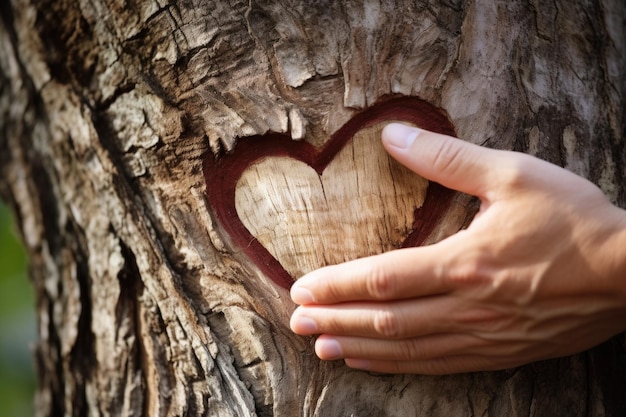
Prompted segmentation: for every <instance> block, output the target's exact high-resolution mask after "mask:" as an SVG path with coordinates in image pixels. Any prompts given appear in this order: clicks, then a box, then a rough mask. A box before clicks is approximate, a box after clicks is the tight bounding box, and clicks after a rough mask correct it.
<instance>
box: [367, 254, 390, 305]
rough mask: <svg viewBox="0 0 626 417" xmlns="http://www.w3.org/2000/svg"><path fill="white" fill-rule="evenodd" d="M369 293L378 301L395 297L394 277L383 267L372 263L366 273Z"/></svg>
mask: <svg viewBox="0 0 626 417" xmlns="http://www.w3.org/2000/svg"><path fill="white" fill-rule="evenodd" d="M366 276H367V277H368V278H367V280H366V285H367V293H368V294H369V295H370V296H371V297H372V298H373V299H376V300H386V299H389V298H391V297H392V296H393V293H394V290H395V284H394V279H393V276H392V275H391V274H390V273H389V272H388V271H387V270H386V269H385V268H382V267H381V266H379V265H377V264H375V263H372V264H370V265H369V266H368V271H367V272H366Z"/></svg>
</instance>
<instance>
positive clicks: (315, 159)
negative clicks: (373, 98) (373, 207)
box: [204, 97, 455, 289]
mask: <svg viewBox="0 0 626 417" xmlns="http://www.w3.org/2000/svg"><path fill="white" fill-rule="evenodd" d="M385 120H397V121H404V122H408V123H413V124H415V125H416V126H419V127H422V128H424V129H427V130H431V131H434V132H439V133H443V134H446V135H451V136H455V131H454V127H453V126H452V124H451V123H450V121H449V120H448V118H447V117H446V116H445V115H444V113H443V112H442V111H441V110H440V109H437V108H436V107H434V106H432V105H431V104H429V103H427V102H425V101H423V100H420V99H417V98H413V97H402V98H394V99H389V100H386V101H383V102H380V103H377V104H375V105H374V106H372V107H370V108H368V109H367V110H364V111H362V112H360V113H358V114H357V115H355V116H354V117H353V118H352V119H350V120H349V121H348V122H347V123H346V124H345V125H343V126H342V127H341V129H339V130H338V131H337V132H336V133H335V134H334V135H333V136H332V137H331V138H330V140H328V142H326V144H325V145H324V147H322V148H321V149H317V148H315V147H313V146H312V145H311V144H309V143H307V142H304V141H294V140H292V139H291V138H290V137H289V136H288V135H285V134H276V133H271V134H267V135H263V136H251V137H248V138H243V139H240V140H239V142H238V144H237V146H236V148H235V150H234V152H232V153H231V154H227V155H224V156H222V157H221V158H219V159H217V160H215V159H213V158H211V157H210V156H209V157H207V159H206V160H205V161H204V177H205V181H206V187H207V188H206V195H207V199H208V202H209V205H210V207H211V210H212V212H213V214H214V215H215V218H216V220H217V221H218V222H219V224H220V225H221V227H222V228H223V229H224V230H225V231H226V232H227V233H228V234H229V235H230V237H231V239H232V241H233V243H234V244H236V245H237V246H238V247H239V248H240V249H241V250H242V251H243V252H244V253H245V254H246V255H247V256H248V257H249V258H250V259H251V260H252V261H253V262H254V263H255V264H256V265H257V266H258V267H259V269H260V270H261V271H262V272H263V273H264V274H265V275H267V276H268V277H269V278H271V279H272V280H273V281H274V282H275V283H276V284H278V285H280V286H281V287H283V288H286V289H289V288H290V287H291V285H292V284H293V282H294V278H293V277H291V276H290V275H289V273H287V271H286V270H285V269H284V268H283V267H282V265H281V264H280V263H279V262H278V260H277V259H276V258H274V256H272V254H270V253H269V251H268V250H267V249H265V247H264V246H263V245H261V243H260V242H259V241H258V240H257V239H256V238H255V237H254V236H252V234H251V233H250V232H249V231H248V229H246V227H245V226H244V225H243V223H242V222H241V220H240V219H239V216H238V215H237V211H236V210H235V188H236V185H237V181H238V180H239V177H240V176H241V174H242V173H243V172H244V171H245V169H246V168H247V167H248V166H250V165H251V164H253V163H254V162H255V161H258V160H260V159H263V158H265V157H268V156H287V157H291V158H294V159H296V160H299V161H302V162H304V163H306V164H308V165H310V166H311V167H312V168H313V169H315V171H316V172H317V173H318V174H320V175H321V174H322V172H323V171H324V169H325V168H326V166H327V165H328V164H329V163H330V161H331V160H332V159H333V158H334V157H335V155H336V154H337V153H338V152H339V151H340V150H341V149H342V148H343V147H344V146H345V145H346V144H347V143H348V142H349V141H350V140H351V139H352V137H353V136H354V135H355V134H356V133H357V132H358V131H359V130H361V129H363V128H365V127H367V126H371V125H374V124H376V123H379V122H383V121H385ZM453 196H454V191H452V190H450V189H448V188H445V187H443V186H441V185H439V184H437V183H434V182H430V183H429V186H428V190H427V193H426V199H425V200H424V204H423V205H422V207H421V208H420V209H417V210H416V211H415V213H414V219H415V220H414V222H413V232H412V233H411V234H410V235H409V236H408V237H407V238H406V239H405V241H404V242H403V244H402V247H411V246H419V245H421V244H422V243H423V242H424V240H425V239H426V238H427V237H428V236H429V235H430V233H431V232H432V231H433V229H434V228H435V226H436V225H437V223H438V222H439V220H440V219H441V217H442V215H443V214H444V213H445V212H446V210H447V209H448V208H449V206H450V204H451V202H452V198H453ZM330 232H332V231H330Z"/></svg>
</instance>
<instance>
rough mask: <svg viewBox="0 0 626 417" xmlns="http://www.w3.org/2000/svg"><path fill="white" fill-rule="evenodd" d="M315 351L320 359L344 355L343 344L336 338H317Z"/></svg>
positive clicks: (338, 357)
mask: <svg viewBox="0 0 626 417" xmlns="http://www.w3.org/2000/svg"><path fill="white" fill-rule="evenodd" d="M315 353H316V354H317V356H318V357H319V358H320V359H324V360H331V361H332V360H335V359H340V358H342V357H343V351H342V350H341V345H340V344H339V342H337V341H336V340H334V339H317V342H316V343H315Z"/></svg>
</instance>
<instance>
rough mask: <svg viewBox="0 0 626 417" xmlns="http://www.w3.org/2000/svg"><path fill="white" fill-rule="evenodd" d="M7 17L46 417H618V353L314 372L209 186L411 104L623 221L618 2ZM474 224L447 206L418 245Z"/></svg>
mask: <svg viewBox="0 0 626 417" xmlns="http://www.w3.org/2000/svg"><path fill="white" fill-rule="evenodd" d="M0 13H1V17H2V19H1V20H0V161H1V166H0V168H1V170H2V172H1V176H0V192H1V194H2V197H3V198H4V199H6V200H7V201H8V202H9V204H10V205H11V206H12V208H13V210H14V212H15V213H16V215H17V218H18V220H19V224H20V228H21V231H22V236H23V241H24V244H25V246H26V248H27V250H28V252H29V254H30V263H31V266H30V274H31V277H32V282H33V285H34V288H35V292H36V299H37V305H36V308H37V315H38V326H39V340H38V343H37V347H36V352H35V357H36V363H37V367H38V375H39V389H38V393H37V396H36V409H37V415H38V416H42V417H43V416H61V415H66V416H78V415H94V416H95V415H98V416H99V415H102V416H115V415H124V416H127V415H128V416H130V415H149V416H178V415H211V416H246V415H258V416H271V415H276V416H295V415H302V416H335V415H337V416H339V415H341V416H344V415H345V416H349V415H355V416H378V415H393V416H415V415H420V416H421V415H424V416H465V415H467V416H475V415H476V416H477V415H481V416H483V415H488V416H502V415H520V416H522V415H523V416H526V415H528V416H544V415H550V416H568V417H569V416H622V415H624V414H626V399H625V397H624V395H623V392H624V391H625V390H626V355H625V353H626V349H625V346H626V345H625V339H624V337H623V336H619V337H616V338H614V339H612V340H610V341H608V342H606V343H604V344H603V345H601V346H599V347H597V348H595V349H592V350H590V351H588V352H584V353H581V354H579V355H575V356H572V357H567V358H562V359H556V360H550V361H545V362H541V363H535V364H531V365H528V366H525V367H521V368H517V369H511V370H506V371H501V372H487V373H473V374H463V375H452V376H443V377H426V376H413V375H396V376H389V375H376V374H370V373H365V372H359V371H354V370H351V369H349V368H347V367H345V366H344V365H343V364H342V363H333V362H330V363H326V362H321V361H319V360H317V359H316V357H315V355H314V353H313V348H312V339H309V338H304V337H300V336H296V335H294V334H292V333H291V331H290V330H289V328H288V320H289V315H290V313H291V311H292V310H293V308H294V305H293V304H292V303H291V301H290V299H289V296H288V292H287V290H286V289H285V288H283V287H282V286H281V285H277V283H276V280H274V279H273V278H272V277H270V276H268V273H267V271H264V270H263V269H262V268H260V267H259V266H258V264H256V263H255V262H254V260H251V259H250V256H248V254H246V252H245V251H243V249H242V248H241V247H240V246H241V245H238V242H237V240H236V239H234V238H233V237H232V236H231V235H230V234H229V233H228V231H227V230H226V228H225V227H224V224H223V223H224V220H223V219H222V218H219V217H217V216H216V210H215V207H214V206H213V205H212V204H211V201H210V199H208V198H207V196H210V194H211V190H212V187H217V186H219V184H218V183H217V180H216V179H215V178H216V177H212V176H209V175H207V177H206V179H205V175H204V174H205V172H207V170H208V172H213V173H215V172H218V171H219V169H215V167H216V166H217V165H218V164H220V163H221V161H224V160H226V158H228V157H231V156H232V157H234V156H236V155H238V149H240V150H241V149H243V148H242V147H240V145H241V146H243V143H244V141H255V144H256V145H255V146H258V147H259V149H264V147H266V146H269V145H268V144H269V143H270V141H269V139H268V137H269V136H271V134H287V135H290V136H291V138H292V139H293V140H303V141H305V142H306V143H308V144H309V145H312V146H313V147H315V148H316V149H322V148H323V147H324V145H325V144H326V143H328V142H329V140H330V139H329V138H331V137H332V135H333V134H335V133H336V132H337V131H339V130H340V129H341V128H342V126H344V125H346V124H347V123H348V122H349V121H350V120H352V119H353V118H355V117H357V118H358V117H359V116H358V115H359V114H363V112H365V111H366V109H368V108H373V107H375V106H377V105H378V104H379V103H384V102H385V101H386V100H394V99H396V98H398V97H414V98H418V99H420V100H422V101H425V102H427V103H429V104H430V105H432V106H433V107H434V108H437V109H438V110H437V111H438V112H439V113H438V114H443V115H445V117H446V118H447V119H449V121H450V122H451V123H452V125H453V127H454V130H455V132H456V134H458V136H460V137H462V138H464V139H465V140H467V141H470V142H473V143H479V144H482V145H486V146H490V147H495V148H501V149H511V150H517V151H522V152H527V153H530V154H533V155H536V156H538V157H541V158H543V159H546V160H548V161H550V162H553V163H556V164H558V165H561V166H564V167H566V168H567V169H570V170H571V171H574V172H575V173H577V174H579V175H581V176H584V177H586V178H589V179H590V180H591V181H593V182H594V183H596V184H598V185H599V186H600V187H601V188H602V190H603V191H604V192H605V193H606V194H607V195H608V196H609V198H610V199H611V200H612V201H613V202H614V203H615V204H617V205H619V206H620V207H626V146H625V143H624V138H625V137H626V134H625V133H626V119H625V116H624V114H625V105H624V103H625V101H624V100H625V95H626V74H625V72H626V41H625V39H626V33H625V32H626V30H625V27H626V20H625V19H626V6H625V4H624V2H623V1H622V0H588V1H583V0H567V1H564V0H557V1H554V2H543V1H537V0H519V1H509V2H490V1H483V0H466V1H463V0H450V1H444V2H442V1H434V0H429V1H419V2H410V1H403V0H397V1H394V2H380V1H374V0H372V1H350V0H345V1H331V0H328V1H319V2H315V3H309V2H289V1H258V2H253V1H251V2H247V1H246V2H244V1H230V2H220V1H215V2H211V1H206V2H194V1H174V0H170V1H168V2H166V1H164V0H157V1H152V2H141V1H129V2H121V1H117V0H92V1H84V0H80V1H74V0H40V1H36V2H35V1H29V0H11V1H10V2H4V3H2V4H1V5H0ZM268 135H269V136H268ZM248 137H251V138H248ZM243 138H246V139H243ZM207 167H208V168H207ZM263 172H264V173H263V174H261V175H260V177H259V178H261V181H263V179H264V178H265V175H268V174H267V171H263ZM373 181H375V180H373ZM246 204H248V203H243V205H244V206H245V205H246ZM475 208H476V204H475V202H474V201H473V200H472V199H471V198H469V197H467V196H463V195H455V196H454V201H453V202H452V203H451V204H450V205H448V206H446V207H445V213H443V214H442V217H441V218H438V219H437V221H436V223H437V224H436V225H435V230H434V231H433V234H432V235H431V237H430V239H431V241H432V240H436V239H439V238H441V237H443V236H445V235H446V234H448V233H451V232H452V231H454V230H456V229H458V228H459V227H461V226H462V225H463V224H465V223H466V222H467V221H468V219H470V218H471V216H472V214H473V212H474V210H475ZM252 212H254V210H252ZM381 239H382V238H381ZM399 240H402V239H400V238H399ZM277 257H278V255H277ZM296 270H297V268H295V267H294V269H293V271H296ZM292 274H295V272H292Z"/></svg>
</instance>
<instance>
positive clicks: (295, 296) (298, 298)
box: [290, 284, 315, 304]
mask: <svg viewBox="0 0 626 417" xmlns="http://www.w3.org/2000/svg"><path fill="white" fill-rule="evenodd" d="M290 294H291V299H292V300H293V302H294V303H296V304H311V303H314V302H315V299H314V298H313V294H311V291H309V290H307V289H306V288H304V287H301V286H299V285H296V284H294V285H293V286H292V287H291V292H290Z"/></svg>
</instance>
